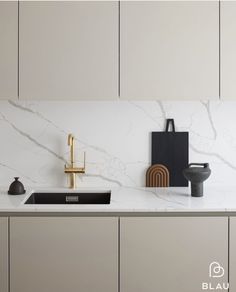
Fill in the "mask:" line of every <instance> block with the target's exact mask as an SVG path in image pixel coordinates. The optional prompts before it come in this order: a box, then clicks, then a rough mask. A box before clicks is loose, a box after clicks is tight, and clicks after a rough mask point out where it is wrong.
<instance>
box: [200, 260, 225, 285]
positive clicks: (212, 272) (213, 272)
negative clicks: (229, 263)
mask: <svg viewBox="0 0 236 292" xmlns="http://www.w3.org/2000/svg"><path fill="white" fill-rule="evenodd" d="M224 274H225V270H224V268H223V267H222V265H220V263H219V262H212V263H210V265H209V277H210V278H211V279H212V281H213V278H215V280H214V281H213V282H214V283H213V282H203V283H202V290H208V291H212V290H221V291H227V290H228V289H229V283H225V282H223V281H221V282H217V283H216V279H217V278H222V277H223V276H224ZM219 280H220V279H219Z"/></svg>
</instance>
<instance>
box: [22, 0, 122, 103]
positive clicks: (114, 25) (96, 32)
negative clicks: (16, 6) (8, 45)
mask: <svg viewBox="0 0 236 292" xmlns="http://www.w3.org/2000/svg"><path fill="white" fill-rule="evenodd" d="M19 12H20V16H19V23H20V27H19V29H20V51H19V55H20V98H22V99H49V100H50V99H52V100H53V99H63V100H69V99H113V98H116V97H117V96H118V2H115V1H51V2H50V1H22V2H20V10H19Z"/></svg>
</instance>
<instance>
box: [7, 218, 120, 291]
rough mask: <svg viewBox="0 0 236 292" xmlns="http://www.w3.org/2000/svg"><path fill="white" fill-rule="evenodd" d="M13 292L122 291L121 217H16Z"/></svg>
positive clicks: (12, 246) (12, 228) (12, 231)
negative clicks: (119, 275) (119, 237)
mask: <svg viewBox="0 0 236 292" xmlns="http://www.w3.org/2000/svg"><path fill="white" fill-rule="evenodd" d="M10 240H11V243H10V250H11V256H10V272H11V277H10V286H11V292H117V289H118V277H117V275H118V219H117V218H112V217H108V218H102V217H96V218H95V217H80V218H76V217H74V218H71V217H70V218H69V217H64V218H61V217H57V218H56V217H38V218H36V217H32V218H31V217H18V218H17V217H14V218H11V221H10Z"/></svg>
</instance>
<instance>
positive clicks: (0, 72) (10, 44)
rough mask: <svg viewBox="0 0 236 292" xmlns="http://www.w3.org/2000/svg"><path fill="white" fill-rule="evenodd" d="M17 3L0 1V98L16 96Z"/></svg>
mask: <svg viewBox="0 0 236 292" xmlns="http://www.w3.org/2000/svg"><path fill="white" fill-rule="evenodd" d="M17 72H18V3H17V1H0V99H14V98H17V95H18V92H17V87H18V85H17V84H18V80H17V79H18V73H17Z"/></svg>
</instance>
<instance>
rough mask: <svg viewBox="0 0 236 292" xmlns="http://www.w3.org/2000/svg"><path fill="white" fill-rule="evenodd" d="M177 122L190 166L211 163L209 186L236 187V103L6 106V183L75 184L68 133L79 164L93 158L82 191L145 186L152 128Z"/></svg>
mask: <svg viewBox="0 0 236 292" xmlns="http://www.w3.org/2000/svg"><path fill="white" fill-rule="evenodd" d="M166 118H174V119H175V123H176V128H177V130H179V131H189V133H190V162H209V163H210V167H211V169H212V175H211V177H210V179H209V180H208V181H207V184H208V185H216V186H217V185H219V186H220V185H236V129H235V124H236V102H220V101H218V102H209V101H196V102H194V101H191V102H190V101H178V102H176V101H175V102H174V101H173V102H171V101H170V102H162V101H147V102H144V101H98V102H82V101H80V102H72V101H71V102H62V101H60V102H49V101H47V102H46V101H44V102H35V101H1V102H0V131H1V139H0V140H1V147H0V185H8V184H9V183H10V182H11V181H12V178H13V177H14V176H20V177H21V180H22V181H23V182H24V183H25V184H29V185H35V186H38V185H40V186H58V187H63V186H66V185H67V178H66V175H65V174H64V173H63V168H64V164H65V162H66V161H67V160H68V157H69V148H68V146H67V135H68V133H70V132H72V133H73V134H74V135H75V137H76V157H77V164H80V163H82V157H83V151H86V153H87V172H86V175H84V176H80V177H79V178H78V185H80V186H104V185H106V186H126V187H140V186H144V185H145V172H146V169H147V167H148V166H149V164H150V159H151V157H150V149H151V135H150V133H151V132H152V131H160V130H163V129H164V124H165V119H166Z"/></svg>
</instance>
